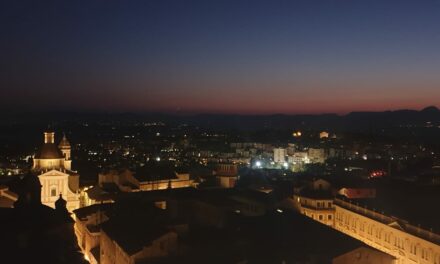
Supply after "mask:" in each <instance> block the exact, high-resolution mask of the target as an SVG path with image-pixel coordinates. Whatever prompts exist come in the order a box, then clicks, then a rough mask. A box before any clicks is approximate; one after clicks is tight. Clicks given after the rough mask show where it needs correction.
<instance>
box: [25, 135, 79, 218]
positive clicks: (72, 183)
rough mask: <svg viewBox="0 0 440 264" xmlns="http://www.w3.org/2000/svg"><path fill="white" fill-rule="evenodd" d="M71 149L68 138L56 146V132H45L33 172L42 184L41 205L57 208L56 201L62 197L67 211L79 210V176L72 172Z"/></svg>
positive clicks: (36, 155)
mask: <svg viewBox="0 0 440 264" xmlns="http://www.w3.org/2000/svg"><path fill="white" fill-rule="evenodd" d="M71 165H72V160H71V147H70V143H69V141H68V140H67V138H66V136H64V137H63V139H62V140H61V142H60V143H59V145H56V144H55V132H53V131H46V132H44V143H43V145H42V146H41V147H40V149H39V151H38V152H37V153H36V154H35V156H34V160H33V167H32V171H33V173H35V174H36V175H37V176H38V178H39V180H40V184H41V203H42V204H44V205H47V206H49V207H52V208H55V201H56V200H57V199H58V198H59V196H60V195H62V197H63V199H65V200H66V201H67V205H66V207H67V210H69V212H72V211H73V210H75V209H77V208H79V206H80V198H79V196H80V195H79V175H78V173H76V172H75V171H73V170H72V167H71Z"/></svg>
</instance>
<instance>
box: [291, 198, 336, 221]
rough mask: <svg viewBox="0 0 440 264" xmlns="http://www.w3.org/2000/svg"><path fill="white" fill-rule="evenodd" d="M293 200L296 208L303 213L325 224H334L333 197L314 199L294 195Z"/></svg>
mask: <svg viewBox="0 0 440 264" xmlns="http://www.w3.org/2000/svg"><path fill="white" fill-rule="evenodd" d="M293 200H294V205H295V208H296V209H297V210H298V211H299V212H300V213H302V214H303V215H306V216H308V217H310V218H312V219H314V220H316V221H318V222H321V223H323V224H325V225H329V226H333V225H334V218H335V216H334V215H335V210H334V208H333V199H312V198H307V197H301V196H299V195H294V196H293Z"/></svg>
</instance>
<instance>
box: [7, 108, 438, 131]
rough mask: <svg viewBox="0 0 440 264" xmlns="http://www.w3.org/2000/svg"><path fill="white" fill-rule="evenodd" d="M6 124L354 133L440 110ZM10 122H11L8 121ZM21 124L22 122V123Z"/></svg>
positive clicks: (123, 116)
mask: <svg viewBox="0 0 440 264" xmlns="http://www.w3.org/2000/svg"><path fill="white" fill-rule="evenodd" d="M4 117H5V118H4V123H3V125H6V124H8V123H10V125H12V124H14V126H17V122H18V121H17V120H19V122H21V123H26V122H28V123H31V124H35V125H40V126H42V127H44V126H46V124H48V123H59V122H62V121H78V120H81V121H90V122H94V121H111V122H136V121H142V122H157V121H162V122H164V123H166V124H182V123H186V124H188V125H193V126H198V127H202V128H208V129H216V130H217V129H237V130H245V131H246V130H250V131H252V130H266V129H271V130H277V129H330V130H341V131H345V130H348V131H351V130H359V129H366V128H369V129H372V128H390V127H402V126H417V125H423V124H426V122H432V123H436V122H440V110H439V109H438V108H437V107H435V106H429V107H426V108H424V109H423V110H420V111H417V110H408V109H403V110H395V111H383V112H351V113H349V114H346V115H338V114H316V115H313V114H301V115H288V114H273V115H240V114H195V115H177V114H167V113H98V112H45V113H35V112H34V113H19V114H11V113H8V115H7V116H4ZM8 121H9V122H8ZM18 124H20V123H18Z"/></svg>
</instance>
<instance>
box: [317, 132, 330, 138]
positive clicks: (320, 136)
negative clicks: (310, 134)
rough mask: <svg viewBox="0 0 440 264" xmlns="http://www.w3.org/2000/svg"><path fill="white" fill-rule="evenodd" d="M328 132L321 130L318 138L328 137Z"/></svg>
mask: <svg viewBox="0 0 440 264" xmlns="http://www.w3.org/2000/svg"><path fill="white" fill-rule="evenodd" d="M328 136H329V134H328V132H326V131H322V132H321V133H319V138H320V139H323V138H328Z"/></svg>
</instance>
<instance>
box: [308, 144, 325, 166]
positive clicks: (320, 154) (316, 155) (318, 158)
mask: <svg viewBox="0 0 440 264" xmlns="http://www.w3.org/2000/svg"><path fill="white" fill-rule="evenodd" d="M307 154H308V155H307V156H308V158H309V159H310V162H311V163H324V162H325V160H326V155H325V150H324V149H322V148H309V150H308V152H307Z"/></svg>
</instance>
